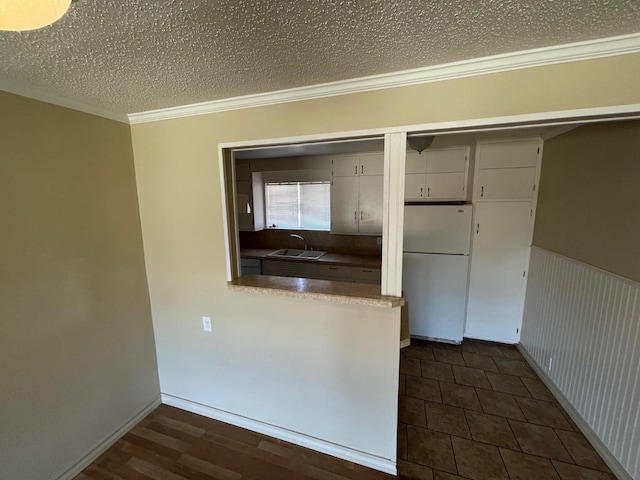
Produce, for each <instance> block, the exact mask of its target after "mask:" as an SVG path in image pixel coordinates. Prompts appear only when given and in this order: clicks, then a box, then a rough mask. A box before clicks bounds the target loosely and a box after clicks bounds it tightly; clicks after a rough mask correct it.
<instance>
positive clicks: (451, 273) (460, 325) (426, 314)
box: [402, 253, 469, 342]
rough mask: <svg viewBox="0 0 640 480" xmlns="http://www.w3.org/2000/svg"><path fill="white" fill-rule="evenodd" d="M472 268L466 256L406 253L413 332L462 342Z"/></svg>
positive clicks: (404, 278)
mask: <svg viewBox="0 0 640 480" xmlns="http://www.w3.org/2000/svg"><path fill="white" fill-rule="evenodd" d="M468 269H469V257H468V256H466V255H433V254H425V253H405V254H404V256H403V266H402V286H403V296H404V298H405V300H406V301H407V306H408V310H409V332H410V333H411V335H413V336H419V337H430V338H439V339H446V340H449V341H452V342H461V341H462V334H463V332H464V318H465V305H466V301H467V273H468Z"/></svg>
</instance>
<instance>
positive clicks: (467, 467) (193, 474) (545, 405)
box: [76, 340, 614, 480]
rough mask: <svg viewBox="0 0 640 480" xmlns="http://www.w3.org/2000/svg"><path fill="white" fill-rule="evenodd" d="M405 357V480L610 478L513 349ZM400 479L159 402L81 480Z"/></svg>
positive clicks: (417, 352) (476, 347)
mask: <svg viewBox="0 0 640 480" xmlns="http://www.w3.org/2000/svg"><path fill="white" fill-rule="evenodd" d="M401 355H402V356H401V364H400V392H399V422H398V478H401V479H416V480H456V479H472V480H493V479H499V480H502V479H504V480H516V479H517V480H529V479H531V480H547V479H549V480H612V479H614V476H613V475H612V474H611V472H610V471H609V470H608V468H607V467H606V465H605V464H604V462H603V461H602V459H601V458H600V457H599V456H598V454H597V453H596V452H595V450H593V448H592V447H591V446H590V445H589V443H588V442H587V441H586V439H585V438H584V436H583V435H582V434H581V433H580V432H579V431H578V429H577V427H576V426H575V425H574V424H573V422H572V421H571V420H570V419H569V417H568V415H567V414H566V413H565V412H564V411H563V410H562V408H561V407H560V406H559V405H558V404H557V402H556V401H555V399H554V398H553V396H552V395H551V394H550V392H549V391H548V390H547V389H546V387H545V386H544V385H543V384H542V382H541V381H540V380H539V379H538V378H537V377H536V375H535V373H534V372H533V371H532V370H531V369H530V368H529V366H528V365H527V364H526V362H525V361H524V359H523V358H522V356H521V355H520V353H519V352H518V351H517V350H516V349H515V347H512V346H505V345H499V344H493V343H488V342H478V341H468V340H465V341H464V342H463V344H462V345H460V346H450V345H443V344H436V343H430V342H421V341H413V342H412V345H411V346H410V347H408V348H406V349H404V350H402V354H401ZM393 478H396V477H393V476H391V475H387V474H384V473H381V472H377V471H375V470H371V469H368V468H366V467H362V466H360V465H356V464H354V463H351V462H347V461H344V460H340V459H337V458H334V457H331V456H329V455H324V454H322V453H318V452H315V451H313V450H309V449H306V448H303V447H299V446H297V445H293V444H290V443H287V442H283V441H281V440H277V439H274V438H271V437H267V436H264V435H261V434H258V433H255V432H251V431H248V430H244V429H242V428H238V427H234V426H231V425H228V424H225V423H222V422H218V421H216V420H212V419H209V418H206V417H202V416H200V415H196V414H192V413H189V412H185V411H183V410H179V409H176V408H173V407H169V406H166V405H161V406H160V407H158V408H157V409H156V410H154V411H153V412H152V413H151V414H150V415H149V416H148V417H146V418H145V419H144V420H143V421H142V422H141V423H139V424H138V425H137V426H135V427H134V428H133V429H132V430H131V431H130V432H128V433H127V434H126V435H125V436H124V437H122V438H121V439H120V440H119V441H118V442H116V444H115V445H113V446H112V447H111V448H110V449H109V450H108V451H107V452H105V453H104V454H103V455H102V456H101V457H100V458H98V459H97V460H96V461H95V462H93V463H92V464H91V465H90V466H89V467H87V468H86V469H85V470H84V471H83V472H82V473H81V474H80V475H78V476H77V477H76V480H149V479H154V480H211V479H217V480H247V479H253V480H272V479H283V480H288V479H291V480H308V479H316V480H324V479H327V480H378V479H379V480H390V479H393Z"/></svg>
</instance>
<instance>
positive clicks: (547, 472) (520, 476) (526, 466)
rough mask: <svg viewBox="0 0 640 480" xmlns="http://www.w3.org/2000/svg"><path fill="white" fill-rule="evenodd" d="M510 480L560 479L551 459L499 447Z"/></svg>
mask: <svg viewBox="0 0 640 480" xmlns="http://www.w3.org/2000/svg"><path fill="white" fill-rule="evenodd" d="M500 454H501V455H502V460H503V461H504V464H505V466H506V467H507V471H508V472H509V478H510V479H511V480H541V479H544V480H560V477H558V474H557V473H556V471H555V469H554V468H553V465H552V464H551V461H549V460H547V459H546V458H540V457H534V456H533V455H527V454H525V453H520V452H514V451H511V450H507V449H504V448H501V449H500Z"/></svg>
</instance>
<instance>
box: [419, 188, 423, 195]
mask: <svg viewBox="0 0 640 480" xmlns="http://www.w3.org/2000/svg"><path fill="white" fill-rule="evenodd" d="M422 190H423V188H422V187H420V197H422Z"/></svg>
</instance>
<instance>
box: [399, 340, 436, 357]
mask: <svg viewBox="0 0 640 480" xmlns="http://www.w3.org/2000/svg"><path fill="white" fill-rule="evenodd" d="M414 342H415V341H414ZM414 342H412V344H411V345H410V346H409V347H407V348H406V349H405V350H406V355H407V357H413V358H419V359H421V360H431V361H433V360H434V358H433V348H432V347H428V346H426V345H424V344H423V343H422V342H420V343H414Z"/></svg>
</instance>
